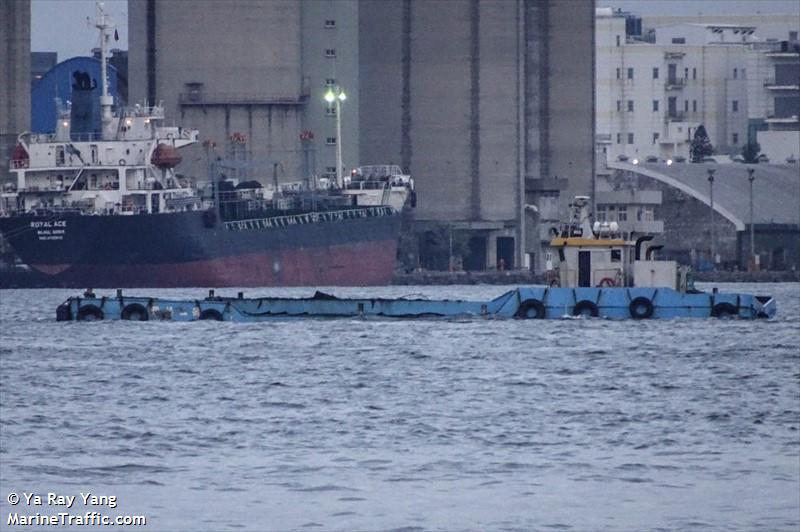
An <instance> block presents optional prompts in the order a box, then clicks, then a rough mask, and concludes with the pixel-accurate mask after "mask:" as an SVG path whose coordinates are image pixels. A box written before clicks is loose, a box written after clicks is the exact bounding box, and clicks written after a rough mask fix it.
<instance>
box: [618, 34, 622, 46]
mask: <svg viewBox="0 0 800 532" xmlns="http://www.w3.org/2000/svg"><path fill="white" fill-rule="evenodd" d="M621 40H622V39H621V36H620V35H617V46H619V45H620V42H621Z"/></svg>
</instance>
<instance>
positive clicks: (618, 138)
mask: <svg viewBox="0 0 800 532" xmlns="http://www.w3.org/2000/svg"><path fill="white" fill-rule="evenodd" d="M617 144H622V133H617Z"/></svg>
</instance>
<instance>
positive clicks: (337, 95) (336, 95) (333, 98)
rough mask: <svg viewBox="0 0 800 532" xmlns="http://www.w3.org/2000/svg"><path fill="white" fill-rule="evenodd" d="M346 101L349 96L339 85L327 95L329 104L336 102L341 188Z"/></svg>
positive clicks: (337, 165)
mask: <svg viewBox="0 0 800 532" xmlns="http://www.w3.org/2000/svg"><path fill="white" fill-rule="evenodd" d="M346 99H347V95H346V94H345V93H344V91H343V90H342V88H341V87H339V86H338V85H337V86H336V87H335V90H334V88H330V89H328V92H326V93H325V101H326V102H328V103H329V104H330V103H334V102H336V184H337V185H338V186H339V188H343V186H344V182H343V180H342V102H343V101H345V100H346Z"/></svg>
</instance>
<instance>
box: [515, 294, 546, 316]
mask: <svg viewBox="0 0 800 532" xmlns="http://www.w3.org/2000/svg"><path fill="white" fill-rule="evenodd" d="M531 311H533V315H531V313H530V312H531ZM546 313H547V310H546V309H545V307H544V303H542V302H541V301H539V300H538V299H526V300H525V301H523V302H522V303H520V304H519V308H518V309H517V312H516V313H515V314H514V317H515V318H519V319H533V320H541V319H544V317H545V314H546Z"/></svg>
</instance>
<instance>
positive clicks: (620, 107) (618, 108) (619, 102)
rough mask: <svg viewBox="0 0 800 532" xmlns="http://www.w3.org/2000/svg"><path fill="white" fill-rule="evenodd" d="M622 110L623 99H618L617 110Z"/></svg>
mask: <svg viewBox="0 0 800 532" xmlns="http://www.w3.org/2000/svg"><path fill="white" fill-rule="evenodd" d="M620 111H622V100H617V112H618V113H619V112H620Z"/></svg>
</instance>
